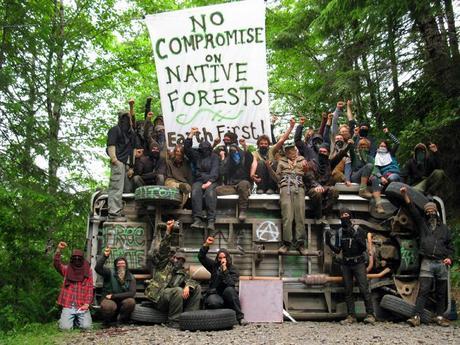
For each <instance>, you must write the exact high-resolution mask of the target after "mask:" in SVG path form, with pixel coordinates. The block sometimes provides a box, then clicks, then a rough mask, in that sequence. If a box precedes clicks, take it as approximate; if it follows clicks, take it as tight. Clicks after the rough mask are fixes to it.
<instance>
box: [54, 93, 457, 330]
mask: <svg viewBox="0 0 460 345" xmlns="http://www.w3.org/2000/svg"><path fill="white" fill-rule="evenodd" d="M133 105H134V102H133V101H130V111H122V112H120V113H119V118H118V124H117V125H115V126H114V127H112V128H111V129H110V131H109V133H108V140H107V154H108V155H109V157H110V160H111V164H110V167H111V176H110V182H109V189H108V212H109V213H108V220H109V221H116V222H123V221H126V217H125V216H124V215H123V213H122V211H123V203H122V195H123V193H126V192H133V191H135V189H136V188H138V187H140V186H145V185H164V186H167V187H173V188H177V189H179V190H180V192H181V193H182V202H181V204H180V206H179V207H187V205H191V209H192V217H193V223H192V224H191V228H192V229H204V228H207V229H208V230H210V231H211V233H213V232H214V231H215V222H216V206H217V196H218V195H226V194H237V195H238V220H239V221H240V222H244V221H245V220H246V215H247V210H248V206H249V196H250V194H251V193H252V192H255V193H257V194H274V193H279V202H280V208H281V216H282V230H283V231H282V243H281V245H280V248H279V250H278V252H279V254H280V255H283V254H286V253H287V252H288V251H289V250H290V248H291V247H293V248H295V249H296V250H297V251H298V252H299V253H300V255H306V249H305V239H306V233H305V195H307V196H309V198H310V209H311V211H310V212H311V217H312V218H314V219H316V220H317V221H318V223H322V222H323V221H324V217H325V215H327V213H330V212H332V209H333V205H334V204H335V203H336V201H337V199H338V197H339V192H338V190H337V189H336V188H335V185H336V183H344V184H345V185H346V186H351V185H352V183H354V184H357V185H359V196H361V197H363V198H366V199H371V198H373V199H374V200H375V211H376V212H377V213H385V209H384V208H383V205H382V199H381V194H382V192H384V191H385V188H386V187H387V186H388V185H389V184H390V183H391V182H397V181H399V182H405V183H406V184H407V185H410V186H412V187H413V189H415V190H417V191H419V192H422V193H424V194H426V195H436V194H437V192H438V190H439V189H440V187H441V186H442V185H443V183H444V179H445V174H444V172H443V170H442V169H441V162H440V159H439V152H438V148H437V146H436V144H434V143H429V144H428V145H425V144H422V143H420V144H417V145H416V146H415V148H414V154H413V157H412V158H410V159H409V160H408V161H407V162H406V164H405V165H404V168H402V169H401V168H400V165H399V162H398V161H397V158H396V151H397V149H398V146H399V141H398V139H397V138H396V137H395V136H394V135H393V134H392V133H391V132H390V131H389V130H388V129H387V128H385V129H384V130H383V132H382V137H385V139H382V140H377V139H375V138H374V137H372V136H371V135H370V129H371V128H370V125H369V123H364V122H363V123H359V124H358V123H357V122H356V120H355V118H354V115H353V112H352V102H351V101H350V100H349V101H347V102H346V103H345V102H342V101H339V102H338V103H337V105H336V108H335V110H334V111H333V112H330V113H329V114H328V113H323V114H322V115H321V120H322V121H321V125H320V127H319V129H317V130H315V129H313V128H311V127H308V128H305V119H304V118H303V117H300V118H299V119H298V120H296V119H295V118H292V119H290V121H289V126H288V128H287V129H286V131H285V132H284V133H283V134H282V135H281V136H280V137H279V138H278V140H274V136H273V130H272V133H271V135H270V136H268V135H261V136H260V137H259V138H258V140H257V144H256V147H255V149H254V150H251V149H250V148H249V146H248V145H247V144H246V142H245V140H244V139H238V137H237V135H236V134H235V133H233V132H227V133H226V134H225V135H224V136H223V138H222V140H221V139H220V138H217V139H216V140H214V141H213V142H212V143H210V142H208V141H206V140H201V141H200V142H199V145H198V147H194V146H193V139H194V138H196V139H198V137H199V130H198V128H196V127H193V128H191V129H190V131H189V132H188V133H187V137H186V139H185V141H184V143H182V144H177V145H176V146H175V147H174V148H173V150H168V147H167V143H166V137H165V128H164V123H163V118H162V117H161V116H157V117H154V115H153V112H152V111H151V108H150V107H151V98H149V99H147V102H146V107H145V114H144V115H145V116H144V120H143V121H136V120H135V117H134V113H133V110H132V109H133ZM344 110H345V112H346V121H345V123H343V121H342V117H343V113H344ZM292 132H294V136H293V139H290V136H291V133H292ZM272 143H273V145H272ZM400 192H401V195H402V196H403V199H404V201H405V203H406V204H407V207H408V208H409V210H410V212H411V214H412V216H413V218H414V219H415V223H416V227H417V230H418V233H419V237H420V243H421V245H420V249H421V250H420V255H421V257H422V265H421V273H420V291H419V295H418V298H417V305H416V310H415V314H414V315H413V317H411V318H410V319H409V320H408V322H409V323H410V324H411V325H412V326H418V325H420V315H421V313H422V312H423V308H424V305H425V302H426V299H427V296H428V294H429V292H430V290H431V287H432V286H433V282H434V281H435V282H436V298H437V310H436V319H435V320H434V321H435V322H436V323H437V324H439V325H441V326H447V325H448V321H447V320H446V319H445V318H444V317H443V315H442V313H443V311H444V310H445V300H446V291H447V289H446V284H447V283H446V282H447V270H448V268H447V267H448V266H449V265H451V264H452V256H453V254H454V250H453V246H452V239H451V236H450V231H449V229H448V228H447V227H446V226H445V225H444V224H442V222H441V220H440V218H439V212H438V210H437V208H436V204H435V203H433V202H429V203H427V204H426V205H425V208H424V211H425V214H424V215H421V214H420V213H419V212H418V211H417V210H416V209H415V207H414V206H413V204H412V201H411V199H410V197H409V195H408V193H407V188H406V187H402V188H401V190H400ZM189 198H190V199H191V200H190V201H191V202H190V204H187V202H188V200H189ZM189 207H190V206H189ZM339 217H340V220H341V226H340V229H339V231H338V232H337V234H338V233H340V236H338V235H337V234H333V233H332V232H330V231H326V232H325V235H326V244H327V245H328V246H329V247H330V248H331V249H332V250H333V251H334V252H335V253H340V252H341V253H342V255H343V262H342V274H343V279H344V286H345V300H346V304H347V309H348V316H347V318H346V319H345V320H344V321H343V323H345V324H350V323H354V322H356V316H355V308H354V301H353V279H356V282H357V283H358V286H359V290H360V292H361V294H362V296H363V299H364V301H365V305H366V312H367V316H366V317H365V319H364V322H366V323H371V324H372V323H374V322H375V316H374V311H373V308H372V303H371V299H370V293H369V287H368V282H367V277H366V265H365V262H366V255H367V253H366V251H367V246H366V238H367V233H366V231H365V230H364V229H362V228H361V227H359V226H357V225H353V223H352V221H351V217H352V214H351V212H350V211H349V210H347V209H341V210H340V212H339ZM173 223H174V221H172V220H171V221H168V223H167V227H166V228H167V230H166V236H165V237H164V238H163V240H162V242H161V245H160V249H159V250H158V251H157V252H156V253H154V255H153V256H152V257H151V260H152V264H153V265H154V267H155V268H156V269H155V271H154V274H153V277H152V279H151V280H150V281H149V282H148V286H147V288H146V290H145V295H146V296H147V297H148V298H149V299H150V300H151V301H152V302H153V303H154V304H155V305H156V307H157V308H158V309H159V310H162V311H164V312H166V313H167V314H168V324H169V325H171V327H177V322H178V318H179V315H180V314H181V313H182V312H183V311H191V310H197V309H198V308H199V307H200V300H201V287H200V285H199V284H198V283H197V282H196V281H194V280H193V279H191V278H190V276H189V275H188V273H187V272H186V271H185V270H184V268H183V265H184V262H185V256H183V255H181V254H180V253H174V254H172V255H171V253H170V241H171V232H172V229H173ZM212 243H213V238H212V237H209V238H208V239H207V240H206V242H205V243H204V245H203V247H202V248H201V250H200V252H199V254H198V259H199V261H200V262H201V264H202V265H203V266H204V267H205V268H206V269H207V270H208V271H209V272H210V273H211V280H210V284H209V289H208V290H207V292H206V295H205V297H204V303H203V304H204V306H205V307H206V308H221V307H223V306H225V307H227V308H231V309H233V310H235V313H236V316H237V319H238V321H239V323H240V324H242V325H244V324H246V323H247V322H246V320H245V319H244V314H243V313H242V311H241V306H240V302H239V299H238V294H237V292H236V287H237V284H238V271H237V270H236V268H235V267H234V266H233V265H232V260H231V256H230V254H229V252H228V251H226V250H225V249H221V250H219V252H218V253H217V256H216V258H215V260H211V259H209V258H208V257H207V255H206V254H207V252H208V249H209V246H210V245H211V244H212ZM65 247H66V244H65V243H63V242H61V243H60V244H59V246H58V251H57V253H56V256H55V267H56V269H57V270H58V271H59V272H60V273H61V274H62V275H63V276H64V277H65V279H64V284H63V287H62V290H61V294H60V296H59V300H58V302H59V304H60V305H61V306H62V307H63V311H62V315H61V320H60V327H61V328H62V329H68V328H71V327H72V325H73V324H75V322H76V323H77V324H78V325H79V326H80V327H82V328H87V327H90V325H91V317H90V314H89V311H88V307H89V305H90V304H91V303H92V298H93V296H92V293H93V290H92V285H93V281H92V274H91V268H90V267H89V264H88V263H87V262H86V261H85V260H84V259H83V254H82V253H81V252H80V251H74V252H73V253H72V256H71V260H70V263H69V264H68V265H63V264H61V262H60V250H62V249H63V248H65ZM109 255H110V248H106V249H105V251H104V255H103V256H102V257H101V258H100V259H99V261H98V262H97V265H96V267H95V270H96V272H97V273H98V274H100V275H101V276H102V277H103V279H104V294H103V299H102V302H101V304H100V306H101V314H102V315H103V317H104V320H105V321H106V322H107V323H110V322H114V321H119V322H124V321H126V320H127V319H129V315H130V314H131V312H132V311H133V309H134V307H135V301H134V295H135V293H136V283H135V278H134V276H133V275H132V274H131V273H130V272H129V270H128V267H127V260H126V259H125V258H117V259H116V260H115V262H114V267H113V268H112V269H107V268H106V267H104V264H105V261H106V259H107V258H108V256H109ZM90 287H91V288H90Z"/></svg>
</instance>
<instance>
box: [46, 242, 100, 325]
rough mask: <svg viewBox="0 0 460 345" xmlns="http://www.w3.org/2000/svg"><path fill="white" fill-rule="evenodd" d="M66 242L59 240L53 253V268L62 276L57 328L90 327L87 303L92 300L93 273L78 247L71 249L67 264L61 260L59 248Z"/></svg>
mask: <svg viewBox="0 0 460 345" xmlns="http://www.w3.org/2000/svg"><path fill="white" fill-rule="evenodd" d="M66 247H67V243H65V242H59V244H58V246H57V249H56V253H55V254H54V268H56V271H58V272H59V274H60V275H62V276H63V277H64V282H63V284H62V287H61V292H60V294H59V297H58V301H57V302H58V304H59V305H60V306H61V307H62V312H61V318H60V319H59V328H60V329H61V330H70V329H72V328H74V327H78V328H81V329H90V328H91V326H92V319H91V313H90V312H89V305H90V304H91V303H92V302H93V296H94V295H93V290H94V287H93V275H92V272H91V267H90V265H89V262H88V261H86V260H85V259H84V257H83V252H82V251H81V250H78V249H74V250H73V251H72V256H71V257H70V262H69V264H67V265H65V264H63V263H62V262H61V250H63V249H64V248H66Z"/></svg>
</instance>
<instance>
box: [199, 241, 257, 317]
mask: <svg viewBox="0 0 460 345" xmlns="http://www.w3.org/2000/svg"><path fill="white" fill-rule="evenodd" d="M213 243H214V238H213V237H208V238H207V239H206V242H205V243H204V244H203V246H202V247H201V249H200V252H199V253H198V260H199V261H200V263H201V264H202V265H203V266H204V268H206V269H207V270H208V271H209V272H210V273H211V279H210V281H209V289H208V291H207V293H206V297H205V300H204V305H205V307H206V308H207V309H219V308H230V309H233V310H234V311H235V313H236V319H237V320H238V323H239V324H240V325H241V326H246V325H247V324H248V322H247V321H246V320H245V319H244V314H243V312H242V311H241V304H240V298H239V297H238V292H236V286H237V285H238V281H239V279H240V274H239V273H238V270H237V269H236V267H235V266H234V265H233V263H232V257H231V256H230V253H229V252H228V250H226V249H223V248H221V249H219V251H218V252H217V255H216V259H215V260H211V259H210V258H208V257H207V253H208V251H209V246H211V245H212V244H213Z"/></svg>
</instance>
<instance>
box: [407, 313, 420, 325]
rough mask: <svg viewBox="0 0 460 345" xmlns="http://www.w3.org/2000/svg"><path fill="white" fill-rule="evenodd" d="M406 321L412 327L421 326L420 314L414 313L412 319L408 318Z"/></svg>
mask: <svg viewBox="0 0 460 345" xmlns="http://www.w3.org/2000/svg"><path fill="white" fill-rule="evenodd" d="M406 322H407V323H408V324H409V325H411V326H412V327H418V326H420V316H418V315H414V316H412V317H411V318H410V319H408V320H407V321H406Z"/></svg>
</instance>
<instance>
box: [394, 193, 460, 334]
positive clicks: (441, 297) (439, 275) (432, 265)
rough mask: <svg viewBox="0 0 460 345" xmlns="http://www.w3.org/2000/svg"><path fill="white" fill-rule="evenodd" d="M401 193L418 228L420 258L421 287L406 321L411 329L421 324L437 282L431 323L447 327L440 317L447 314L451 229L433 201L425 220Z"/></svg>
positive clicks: (427, 210)
mask: <svg viewBox="0 0 460 345" xmlns="http://www.w3.org/2000/svg"><path fill="white" fill-rule="evenodd" d="M400 192H401V195H402V196H403V197H404V201H405V202H406V205H407V206H408V208H409V213H410V214H411V216H412V219H413V220H414V222H415V226H416V227H415V228H416V229H418V232H419V238H420V244H419V254H420V256H421V257H422V264H421V266H420V276H419V281H420V288H419V292H418V296H417V302H416V304H415V313H414V315H413V316H412V317H411V318H410V319H408V320H407V322H408V323H409V324H410V325H411V326H413V327H416V326H419V325H420V315H421V314H422V312H423V308H424V307H425V302H426V300H427V298H428V295H429V294H430V291H431V286H432V285H433V281H434V280H436V292H435V295H436V315H437V316H436V318H435V320H434V321H435V322H436V323H437V324H438V325H439V326H443V327H447V326H449V321H448V320H446V319H445V318H444V317H443V316H442V315H443V314H444V312H445V311H446V298H447V279H448V277H449V276H448V266H450V265H452V256H453V255H454V247H453V244H452V236H451V233H450V230H449V228H448V227H447V226H446V225H445V224H443V223H442V222H441V219H440V217H439V214H438V210H437V206H436V204H435V203H434V202H427V203H426V204H425V206H424V211H425V217H423V216H422V215H421V214H420V213H419V211H418V210H417V209H416V208H415V206H414V204H413V203H412V201H411V199H410V197H409V195H408V194H407V187H402V188H401V189H400Z"/></svg>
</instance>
